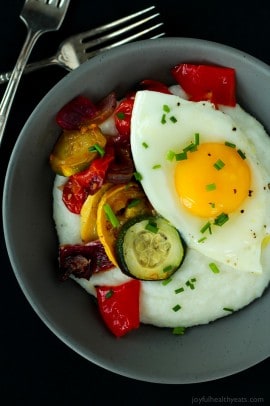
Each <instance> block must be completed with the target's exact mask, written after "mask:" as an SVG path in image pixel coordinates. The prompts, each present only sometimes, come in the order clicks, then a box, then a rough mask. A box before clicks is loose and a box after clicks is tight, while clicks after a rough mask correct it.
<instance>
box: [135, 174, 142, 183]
mask: <svg viewBox="0 0 270 406" xmlns="http://www.w3.org/2000/svg"><path fill="white" fill-rule="evenodd" d="M134 178H135V179H136V180H138V181H139V182H140V181H141V180H142V178H143V177H142V175H141V174H140V172H134Z"/></svg>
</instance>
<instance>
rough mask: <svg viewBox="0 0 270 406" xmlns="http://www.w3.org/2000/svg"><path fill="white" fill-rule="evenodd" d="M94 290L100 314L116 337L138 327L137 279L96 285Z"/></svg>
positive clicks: (138, 283)
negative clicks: (107, 284)
mask: <svg viewBox="0 0 270 406" xmlns="http://www.w3.org/2000/svg"><path fill="white" fill-rule="evenodd" d="M96 290H97V301H98V305H99V310H100V313H101V316H102V318H103V320H104V322H105V324H106V325H107V327H108V328H109V330H110V331H111V332H112V333H113V334H114V335H115V336H116V337H121V336H123V335H125V334H127V333H128V332H129V331H131V330H133V329H136V328H138V327H139V325H140V314H139V295H140V281H139V280H137V279H132V280H131V281H129V282H126V283H123V284H121V285H118V286H98V287H97V288H96Z"/></svg>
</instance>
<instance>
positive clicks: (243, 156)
mask: <svg viewBox="0 0 270 406" xmlns="http://www.w3.org/2000/svg"><path fill="white" fill-rule="evenodd" d="M237 152H238V154H239V155H240V157H241V158H242V159H246V155H245V153H244V152H243V151H241V149H238V150H237Z"/></svg>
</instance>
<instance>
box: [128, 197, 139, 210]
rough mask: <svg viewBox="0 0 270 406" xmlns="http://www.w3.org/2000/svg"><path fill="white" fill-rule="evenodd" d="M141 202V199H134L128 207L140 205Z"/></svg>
mask: <svg viewBox="0 0 270 406" xmlns="http://www.w3.org/2000/svg"><path fill="white" fill-rule="evenodd" d="M140 202H141V199H133V200H131V202H129V204H128V205H127V208H128V209H131V208H132V207H135V206H138V204H139V203H140Z"/></svg>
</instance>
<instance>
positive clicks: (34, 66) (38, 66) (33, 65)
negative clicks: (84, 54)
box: [0, 56, 67, 85]
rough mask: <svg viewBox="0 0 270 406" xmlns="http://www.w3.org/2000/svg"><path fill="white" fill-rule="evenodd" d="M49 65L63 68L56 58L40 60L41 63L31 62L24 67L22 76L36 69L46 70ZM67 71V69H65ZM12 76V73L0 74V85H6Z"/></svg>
mask: <svg viewBox="0 0 270 406" xmlns="http://www.w3.org/2000/svg"><path fill="white" fill-rule="evenodd" d="M51 65H61V66H63V67H65V65H64V64H61V63H60V61H59V59H57V57H56V56H52V57H51V58H46V59H42V60H41V61H37V62H31V63H28V64H27V65H25V68H24V71H23V74H25V73H30V72H33V71H35V70H38V69H42V68H46V67H47V66H51ZM66 69H67V68H66ZM11 75H12V71H10V72H5V73H0V85H1V84H3V83H6V82H8V81H9V80H10V78H11Z"/></svg>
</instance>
